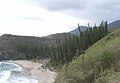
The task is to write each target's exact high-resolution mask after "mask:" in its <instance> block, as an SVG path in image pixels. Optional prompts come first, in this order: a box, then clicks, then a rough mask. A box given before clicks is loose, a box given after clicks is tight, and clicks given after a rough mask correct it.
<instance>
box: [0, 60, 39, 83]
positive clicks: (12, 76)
mask: <svg viewBox="0 0 120 83" xmlns="http://www.w3.org/2000/svg"><path fill="white" fill-rule="evenodd" d="M0 83H38V81H37V80H35V79H32V78H31V77H30V76H27V75H25V74H24V73H23V70H22V67H21V66H19V65H17V64H14V63H9V62H0Z"/></svg>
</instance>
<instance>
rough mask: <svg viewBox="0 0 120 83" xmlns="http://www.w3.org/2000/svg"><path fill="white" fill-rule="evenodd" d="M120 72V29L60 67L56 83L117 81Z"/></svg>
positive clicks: (105, 82) (104, 82)
mask: <svg viewBox="0 0 120 83" xmlns="http://www.w3.org/2000/svg"><path fill="white" fill-rule="evenodd" d="M119 73H120V29H119V30H117V31H115V32H113V33H111V34H109V35H107V36H106V37H105V38H103V39H101V40H100V41H98V42H97V43H96V44H94V45H93V46H92V47H90V48H89V49H87V50H86V51H85V54H81V55H80V56H79V57H78V58H77V59H75V60H73V61H72V62H70V63H69V64H67V65H65V66H64V67H63V68H62V69H60V71H59V74H58V77H57V79H56V81H55V83H116V82H119V81H120V78H119V77H120V75H119Z"/></svg>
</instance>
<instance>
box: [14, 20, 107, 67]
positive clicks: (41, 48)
mask: <svg viewBox="0 0 120 83" xmlns="http://www.w3.org/2000/svg"><path fill="white" fill-rule="evenodd" d="M78 29H79V35H69V37H68V38H67V36H66V37H65V42H63V43H61V42H60V40H56V43H55V45H51V46H48V45H45V44H43V45H36V44H32V43H21V44H18V45H17V46H16V49H15V50H16V52H17V53H25V55H26V59H41V58H49V59H50V64H51V65H52V66H57V65H59V64H61V65H63V64H65V63H68V62H70V61H72V59H73V58H74V57H77V56H79V55H80V54H81V53H84V50H85V49H87V48H88V47H90V46H91V45H93V44H94V43H95V42H97V41H98V40H100V39H101V38H103V37H104V36H105V35H107V33H108V27H107V21H102V22H101V23H100V25H99V26H96V25H95V26H93V27H90V26H88V28H87V29H86V30H85V31H81V29H80V26H79V24H78Z"/></svg>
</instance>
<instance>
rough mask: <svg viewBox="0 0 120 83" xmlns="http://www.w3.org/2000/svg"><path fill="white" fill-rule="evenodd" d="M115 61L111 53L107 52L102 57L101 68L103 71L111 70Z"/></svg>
mask: <svg viewBox="0 0 120 83" xmlns="http://www.w3.org/2000/svg"><path fill="white" fill-rule="evenodd" d="M113 60H114V56H113V54H112V53H111V52H110V51H105V52H104V53H103V56H102V57H101V67H102V68H103V70H105V69H107V68H110V66H111V65H112V63H113Z"/></svg>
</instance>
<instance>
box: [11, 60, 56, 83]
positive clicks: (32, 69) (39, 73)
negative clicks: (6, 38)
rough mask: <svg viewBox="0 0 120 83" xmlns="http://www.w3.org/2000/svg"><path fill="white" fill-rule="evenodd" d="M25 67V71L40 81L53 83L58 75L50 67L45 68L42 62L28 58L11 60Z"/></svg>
mask: <svg viewBox="0 0 120 83" xmlns="http://www.w3.org/2000/svg"><path fill="white" fill-rule="evenodd" d="M10 62H12V63H15V64H18V65H20V66H22V67H23V70H24V72H25V73H27V74H28V75H30V76H31V78H33V79H36V80H38V83H53V82H54V80H55V77H56V73H55V72H53V71H50V70H48V69H46V70H45V69H43V68H42V67H41V66H42V64H41V63H37V62H32V61H27V60H15V61H10Z"/></svg>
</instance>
